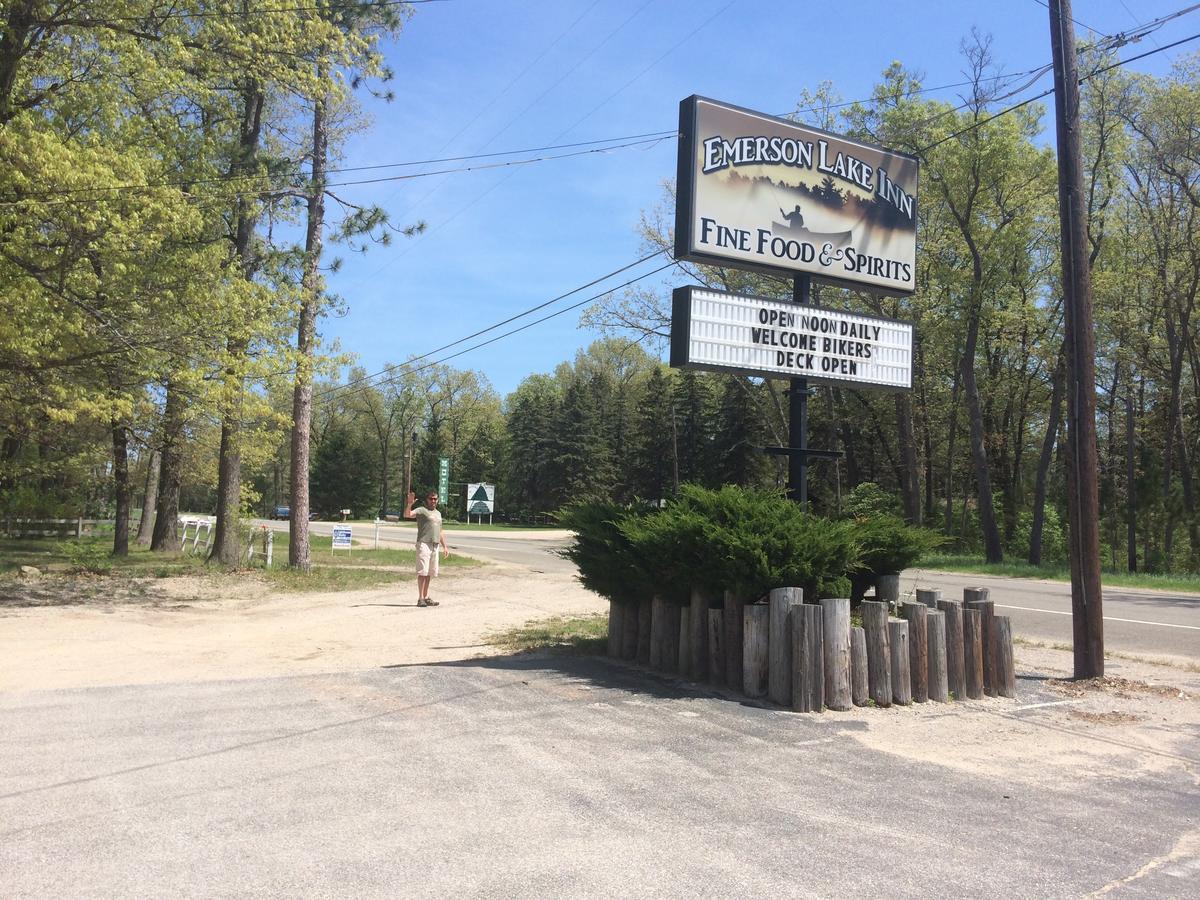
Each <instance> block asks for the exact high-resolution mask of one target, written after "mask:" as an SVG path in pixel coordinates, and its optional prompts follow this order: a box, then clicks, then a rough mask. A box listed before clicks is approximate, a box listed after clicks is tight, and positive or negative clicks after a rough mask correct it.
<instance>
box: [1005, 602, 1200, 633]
mask: <svg viewBox="0 0 1200 900" xmlns="http://www.w3.org/2000/svg"><path fill="white" fill-rule="evenodd" d="M996 608H997V609H1023V610H1025V611H1026V612H1040V613H1048V614H1049V615H1052V616H1069V615H1071V613H1069V612H1063V611H1062V610H1061V609H1037V608H1036V607H1033V606H1006V605H1005V604H1003V603H997V604H996ZM1104 621H1105V622H1129V623H1132V624H1134V625H1158V626H1159V627H1161V628H1186V629H1187V630H1188V631H1200V625H1175V624H1173V623H1170V622H1147V621H1146V620H1145V619H1122V618H1119V617H1117V616H1105V617H1104Z"/></svg>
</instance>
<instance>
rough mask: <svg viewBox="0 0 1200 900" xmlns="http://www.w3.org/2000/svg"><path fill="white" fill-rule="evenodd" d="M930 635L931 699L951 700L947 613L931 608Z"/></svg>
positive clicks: (928, 630)
mask: <svg viewBox="0 0 1200 900" xmlns="http://www.w3.org/2000/svg"><path fill="white" fill-rule="evenodd" d="M925 625H926V633H927V634H928V636H929V699H930V700H936V701H937V702H938V703H949V702H950V683H949V680H948V679H947V677H946V614H945V613H944V612H942V611H941V610H940V609H931V610H930V611H929V613H928V615H927V617H926V622H925Z"/></svg>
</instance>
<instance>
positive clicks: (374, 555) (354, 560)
mask: <svg viewBox="0 0 1200 900" xmlns="http://www.w3.org/2000/svg"><path fill="white" fill-rule="evenodd" d="M361 538H362V536H361V535H360V536H359V539H361ZM288 544H289V541H288V533H287V532H286V531H277V532H275V549H274V554H275V564H276V565H281V564H286V563H287V554H288ZM308 545H309V551H310V553H309V557H310V559H311V560H312V564H313V565H314V566H355V567H359V566H402V567H405V568H408V569H415V568H416V565H417V551H416V550H398V549H395V548H391V547H388V548H383V547H381V548H380V549H378V550H375V549H372V548H370V547H355V548H354V550H353V551H352V552H350V551H346V550H339V551H337V553H334V552H333V538H332V537H331V536H329V535H320V534H310V535H309V537H308ZM441 565H442V566H443V567H445V568H466V567H470V566H479V565H482V563H481V562H480V561H479V560H477V559H472V558H471V557H469V556H462V555H461V554H458V553H454V552H453V551H451V554H450V558H449V559H442V561H441Z"/></svg>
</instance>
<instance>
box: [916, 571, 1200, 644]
mask: <svg viewBox="0 0 1200 900" xmlns="http://www.w3.org/2000/svg"><path fill="white" fill-rule="evenodd" d="M976 586H978V587H986V588H987V589H988V596H989V597H990V598H991V599H992V600H993V601H995V604H996V614H997V615H1007V616H1011V617H1012V621H1013V630H1014V632H1015V633H1016V634H1018V635H1020V636H1021V637H1025V638H1031V639H1035V640H1043V641H1051V642H1054V643H1063V644H1070V643H1071V586H1070V585H1069V584H1064V583H1062V582H1054V581H1036V580H1033V579H1028V578H1001V577H996V576H985V575H962V574H958V573H949V572H920V573H918V572H913V571H909V572H906V573H905V575H904V578H903V580H902V582H901V591H902V592H905V591H908V590H910V589H912V588H915V587H930V588H939V589H941V590H942V591H943V593H944V595H945V596H946V597H955V598H961V597H962V590H963V588H964V587H976ZM1104 643H1105V648H1106V649H1107V650H1109V651H1114V650H1115V651H1118V652H1123V653H1135V654H1141V655H1147V656H1178V657H1186V658H1189V659H1193V660H1200V595H1196V594H1175V593H1167V592H1162V591H1138V590H1131V589H1128V588H1109V589H1107V590H1105V592H1104Z"/></svg>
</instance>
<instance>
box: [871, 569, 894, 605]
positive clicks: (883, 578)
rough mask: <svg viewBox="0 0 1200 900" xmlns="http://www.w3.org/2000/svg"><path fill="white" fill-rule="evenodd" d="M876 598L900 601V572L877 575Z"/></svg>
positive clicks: (877, 599) (878, 599) (885, 600)
mask: <svg viewBox="0 0 1200 900" xmlns="http://www.w3.org/2000/svg"><path fill="white" fill-rule="evenodd" d="M875 599H876V601H883V602H884V603H899V602H900V576H899V574H894V575H876V576H875Z"/></svg>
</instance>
